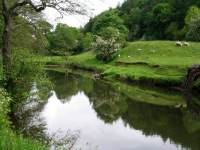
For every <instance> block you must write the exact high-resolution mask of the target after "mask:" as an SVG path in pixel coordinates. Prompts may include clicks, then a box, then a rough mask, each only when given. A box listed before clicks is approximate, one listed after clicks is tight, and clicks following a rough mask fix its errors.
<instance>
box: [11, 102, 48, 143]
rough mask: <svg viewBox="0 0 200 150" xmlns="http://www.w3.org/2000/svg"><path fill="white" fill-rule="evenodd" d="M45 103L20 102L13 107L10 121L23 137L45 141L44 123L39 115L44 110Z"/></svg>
mask: <svg viewBox="0 0 200 150" xmlns="http://www.w3.org/2000/svg"><path fill="white" fill-rule="evenodd" d="M46 103H47V101H40V102H29V103H28V102H27V101H26V102H22V103H19V104H16V105H15V106H14V107H13V110H12V114H11V119H14V120H11V121H12V122H13V125H14V126H15V128H16V130H19V131H20V132H21V133H22V134H23V135H24V136H26V137H28V136H31V137H33V138H34V139H36V140H39V139H40V140H44V141H45V140H47V137H46V133H45V131H46V123H45V120H44V118H42V117H41V115H40V113H41V112H42V110H43V109H44V106H45V105H46Z"/></svg>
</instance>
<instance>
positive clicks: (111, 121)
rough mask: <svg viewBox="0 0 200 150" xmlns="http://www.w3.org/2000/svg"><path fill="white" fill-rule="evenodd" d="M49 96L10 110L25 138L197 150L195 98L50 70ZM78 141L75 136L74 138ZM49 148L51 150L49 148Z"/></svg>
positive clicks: (124, 148)
mask: <svg viewBox="0 0 200 150" xmlns="http://www.w3.org/2000/svg"><path fill="white" fill-rule="evenodd" d="M49 76H51V77H52V78H53V79H54V87H53V90H52V95H51V97H50V98H49V99H48V100H47V101H42V102H40V103H36V102H24V103H21V104H18V105H16V106H15V108H14V109H13V113H12V115H11V116H12V118H11V120H12V122H13V125H14V126H15V128H16V130H20V132H22V133H23V135H24V136H29V135H31V136H32V137H33V138H35V139H40V141H42V142H45V140H46V139H48V135H52V134H53V133H55V132H56V133H59V134H60V136H64V135H66V134H68V138H69V137H70V135H71V136H72V137H74V139H71V140H72V141H73V140H74V141H76V143H75V145H74V149H80V148H81V149H82V150H96V149H97V150H199V149H200V142H199V141H200V117H199V116H200V98H199V97H198V94H197V96H195V94H191V93H187V92H180V91H174V90H164V89H161V88H148V87H144V86H131V85H128V84H121V83H113V84H111V83H109V82H103V81H100V80H94V79H92V78H89V77H85V76H84V75H82V74H72V73H69V74H67V75H66V74H64V73H60V72H55V71H49ZM76 136H77V137H76ZM52 149H54V148H52Z"/></svg>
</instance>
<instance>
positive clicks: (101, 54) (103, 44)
mask: <svg viewBox="0 0 200 150" xmlns="http://www.w3.org/2000/svg"><path fill="white" fill-rule="evenodd" d="M113 33H115V34H111V35H110V37H106V39H105V40H104V39H103V38H102V37H100V36H97V35H95V36H94V38H95V42H93V43H92V44H91V45H92V49H93V51H94V53H96V54H97V55H96V57H97V59H99V60H103V61H105V62H106V61H109V60H111V59H112V58H113V54H114V53H115V52H117V51H118V50H119V49H120V44H119V43H117V41H116V40H117V38H118V37H119V32H118V31H117V30H115V32H113Z"/></svg>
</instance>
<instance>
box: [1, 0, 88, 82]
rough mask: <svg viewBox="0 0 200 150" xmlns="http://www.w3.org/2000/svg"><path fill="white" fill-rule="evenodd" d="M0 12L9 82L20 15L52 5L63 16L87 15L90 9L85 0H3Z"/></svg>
mask: <svg viewBox="0 0 200 150" xmlns="http://www.w3.org/2000/svg"><path fill="white" fill-rule="evenodd" d="M0 2H1V3H0V14H2V15H3V18H4V31H3V37H2V55H3V66H4V67H3V68H4V74H5V77H6V78H7V84H9V83H10V82H12V81H11V78H9V77H10V75H11V70H12V57H11V56H12V47H11V46H12V45H11V43H12V34H13V29H14V28H15V26H14V24H13V23H14V21H15V20H16V19H17V17H18V16H23V17H26V15H27V12H31V11H35V12H41V11H43V10H45V9H46V8H48V7H50V8H53V9H55V10H57V11H58V12H59V13H60V15H61V16H63V15H65V14H75V15H76V14H78V15H87V14H88V12H89V11H90V9H89V8H88V7H87V6H86V4H87V3H86V4H85V1H83V2H80V1H78V2H74V1H72V0H56V1H54V0H38V1H35V0H12V1H11V0H9V1H8V0H1V1H0Z"/></svg>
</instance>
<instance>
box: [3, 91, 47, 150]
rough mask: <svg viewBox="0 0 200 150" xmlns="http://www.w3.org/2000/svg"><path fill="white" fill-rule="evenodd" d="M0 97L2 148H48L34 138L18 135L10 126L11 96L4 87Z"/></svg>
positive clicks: (43, 149) (11, 149) (13, 149)
mask: <svg viewBox="0 0 200 150" xmlns="http://www.w3.org/2000/svg"><path fill="white" fill-rule="evenodd" d="M0 97H1V99H0V139H1V140H0V149H1V150H7V149H9V150H18V149H20V150H27V149H29V150H47V149H48V148H47V147H45V146H42V145H41V144H40V143H37V142H34V141H33V140H32V139H24V138H23V137H22V136H21V135H17V134H16V133H14V132H13V131H12V130H11V129H10V128H9V125H10V124H11V122H10V121H9V118H8V115H7V114H8V113H9V112H10V102H11V98H10V96H9V95H8V94H7V92H6V91H5V90H4V89H2V88H0Z"/></svg>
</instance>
